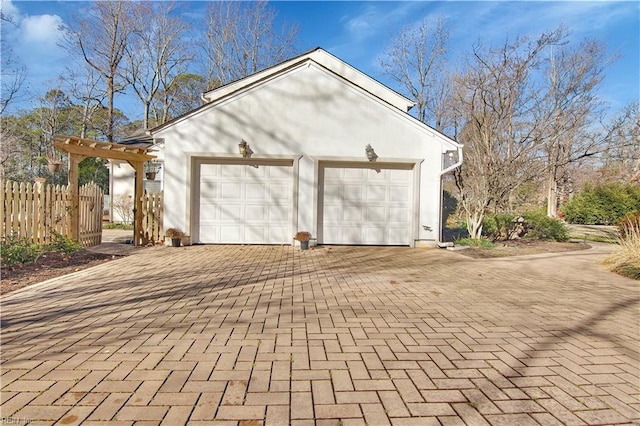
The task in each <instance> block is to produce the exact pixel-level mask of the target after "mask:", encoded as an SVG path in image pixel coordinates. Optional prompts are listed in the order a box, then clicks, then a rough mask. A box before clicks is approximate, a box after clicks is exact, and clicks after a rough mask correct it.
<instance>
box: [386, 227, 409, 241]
mask: <svg viewBox="0 0 640 426" xmlns="http://www.w3.org/2000/svg"><path fill="white" fill-rule="evenodd" d="M408 238H409V230H408V228H406V227H398V228H395V227H392V226H390V227H388V228H387V238H386V239H387V241H388V242H389V244H393V245H401V244H406V243H407V239H408Z"/></svg>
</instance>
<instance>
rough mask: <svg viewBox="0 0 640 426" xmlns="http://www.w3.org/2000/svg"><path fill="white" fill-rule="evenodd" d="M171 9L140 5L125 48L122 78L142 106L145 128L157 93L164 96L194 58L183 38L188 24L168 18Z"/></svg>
mask: <svg viewBox="0 0 640 426" xmlns="http://www.w3.org/2000/svg"><path fill="white" fill-rule="evenodd" d="M174 9H175V4H174V3H163V2H157V3H154V2H143V3H142V4H141V8H140V9H139V11H138V15H137V19H136V22H137V23H136V29H135V30H134V31H133V37H132V38H131V41H130V42H129V43H128V44H127V46H126V53H127V65H126V68H125V73H124V77H125V79H126V80H127V82H128V83H129V84H130V85H131V87H132V88H133V90H134V92H135V93H136V95H137V96H138V99H140V101H141V102H142V104H143V106H144V115H143V126H144V128H145V129H146V128H149V127H150V126H149V118H150V116H151V104H152V103H153V102H154V100H155V99H156V97H157V96H158V94H159V92H160V91H161V90H162V91H163V92H164V93H167V89H169V86H170V85H171V84H172V82H173V80H174V79H175V78H177V77H178V76H179V75H181V74H182V73H184V72H186V68H187V65H188V62H189V61H191V60H192V59H193V57H194V54H193V52H192V51H191V49H190V47H189V44H188V43H187V41H186V37H185V36H186V33H187V31H188V30H189V25H188V24H187V23H186V22H184V21H183V20H182V19H181V18H180V17H179V16H171V15H172V12H173V11H174ZM161 117H162V118H165V119H166V116H161ZM162 123H164V121H161V122H159V123H155V124H162Z"/></svg>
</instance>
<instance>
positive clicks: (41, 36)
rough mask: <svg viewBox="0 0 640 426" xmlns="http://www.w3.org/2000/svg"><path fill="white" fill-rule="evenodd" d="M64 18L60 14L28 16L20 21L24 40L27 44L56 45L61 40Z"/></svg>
mask: <svg viewBox="0 0 640 426" xmlns="http://www.w3.org/2000/svg"><path fill="white" fill-rule="evenodd" d="M62 23H63V20H62V18H61V17H59V16H58V15H36V16H27V17H26V18H24V19H23V20H22V22H21V23H20V28H21V29H22V40H23V41H24V42H25V43H27V44H31V43H33V44H43V43H44V44H48V45H54V46H55V44H56V43H57V42H58V40H60V38H61V36H62V33H61V32H60V30H59V27H60V25H62Z"/></svg>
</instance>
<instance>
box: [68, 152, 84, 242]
mask: <svg viewBox="0 0 640 426" xmlns="http://www.w3.org/2000/svg"><path fill="white" fill-rule="evenodd" d="M85 158H86V157H84V156H82V155H78V154H70V155H69V182H68V191H69V194H70V195H71V210H69V212H68V220H69V222H68V225H69V231H70V233H69V235H67V236H68V237H71V238H72V239H74V240H76V241H79V240H80V187H79V185H78V180H79V173H78V166H79V164H80V162H81V161H82V160H84V159H85Z"/></svg>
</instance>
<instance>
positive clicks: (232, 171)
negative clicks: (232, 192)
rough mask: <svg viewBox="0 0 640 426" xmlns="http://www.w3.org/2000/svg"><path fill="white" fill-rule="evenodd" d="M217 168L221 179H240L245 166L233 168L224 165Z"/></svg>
mask: <svg viewBox="0 0 640 426" xmlns="http://www.w3.org/2000/svg"><path fill="white" fill-rule="evenodd" d="M218 167H219V168H220V173H219V176H221V177H223V178H241V177H242V175H243V171H244V170H243V168H245V167H247V166H237V167H234V166H230V165H225V166H220V165H218Z"/></svg>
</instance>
